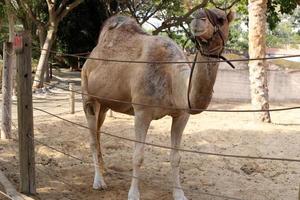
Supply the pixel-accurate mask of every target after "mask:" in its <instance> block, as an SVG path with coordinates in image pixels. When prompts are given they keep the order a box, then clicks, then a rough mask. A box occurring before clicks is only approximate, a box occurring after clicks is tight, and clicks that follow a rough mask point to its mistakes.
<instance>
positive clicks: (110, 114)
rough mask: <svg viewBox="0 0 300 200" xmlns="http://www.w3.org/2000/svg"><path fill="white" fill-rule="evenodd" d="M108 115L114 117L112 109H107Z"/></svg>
mask: <svg viewBox="0 0 300 200" xmlns="http://www.w3.org/2000/svg"><path fill="white" fill-rule="evenodd" d="M109 117H114V114H113V111H112V110H111V109H109Z"/></svg>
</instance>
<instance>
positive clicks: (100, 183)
mask: <svg viewBox="0 0 300 200" xmlns="http://www.w3.org/2000/svg"><path fill="white" fill-rule="evenodd" d="M93 189H95V190H105V189H107V185H106V184H105V182H104V181H103V180H102V181H94V184H93Z"/></svg>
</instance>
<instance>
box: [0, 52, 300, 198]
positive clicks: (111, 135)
mask: <svg viewBox="0 0 300 200" xmlns="http://www.w3.org/2000/svg"><path fill="white" fill-rule="evenodd" d="M41 50H42V51H45V50H44V49H41ZM51 53H59V52H56V51H51ZM62 55H63V56H70V57H77V58H85V59H92V60H100V61H104V62H118V63H133V64H141V63H150V64H184V63H194V62H189V61H180V62H171V61H130V60H114V59H102V58H95V57H85V56H81V55H78V54H77V55H75V54H62ZM292 57H300V55H289V56H277V57H271V58H250V59H232V60H229V61H230V62H244V61H247V62H248V61H255V60H270V59H282V58H292ZM215 62H226V61H223V60H208V61H197V63H215ZM35 81H36V80H35ZM45 84H46V85H47V83H45ZM49 85H50V84H49ZM51 86H53V85H51ZM54 87H56V88H59V89H62V90H65V91H72V92H74V93H77V94H80V95H83V96H90V97H93V98H96V99H99V100H106V101H111V102H115V103H123V104H130V105H136V106H147V107H153V108H163V109H172V110H182V111H196V112H199V111H206V112H266V111H269V112H276V111H287V110H294V109H300V106H294V107H285V108H275V109H256V110H255V109H252V110H251V109H244V110H225V109H187V108H176V107H169V106H162V105H149V104H144V103H139V102H129V101H123V100H118V99H111V98H105V97H100V96H97V95H91V94H87V93H83V92H79V91H75V90H69V89H66V88H63V87H59V86H54ZM204 98H205V97H204ZM33 109H34V110H36V111H39V112H43V113H46V114H47V115H50V116H52V117H55V118H57V119H60V120H63V121H65V122H68V123H70V124H73V125H76V126H78V127H82V128H85V129H88V130H91V131H94V132H96V130H93V129H90V128H89V127H87V126H84V125H82V124H79V123H76V122H73V121H70V120H68V119H65V118H63V117H61V116H58V115H56V114H53V113H51V112H48V111H45V110H43V109H40V108H36V107H33ZM99 133H102V134H105V135H107V136H110V137H112V138H116V139H120V140H124V141H130V142H135V143H141V144H144V145H149V146H152V147H156V148H162V149H168V150H178V151H181V152H186V153H194V154H198V155H208V156H219V157H227V158H239V159H254V160H269V161H283V162H300V159H294V158H277V157H263V156H250V155H233V154H224V153H215V152H205V151H198V150H193V149H183V148H172V147H170V146H166V145H161V144H154V143H149V142H141V141H138V140H135V139H131V138H126V137H122V136H119V135H115V134H111V133H108V132H105V131H100V132H99ZM34 140H35V142H36V143H38V144H40V145H43V146H45V147H47V148H49V149H51V150H53V151H56V152H59V153H61V154H63V155H65V156H68V157H70V158H72V159H75V160H77V161H80V162H83V163H85V164H89V165H94V163H93V162H90V161H86V160H83V159H81V158H78V157H76V156H74V155H72V154H69V153H67V152H65V151H64V150H61V149H57V148H55V147H52V146H50V145H47V144H46V143H44V142H42V141H40V140H37V139H34ZM38 170H39V171H40V172H41V173H44V174H47V175H48V176H50V177H53V175H51V174H50V173H48V172H47V171H45V170H41V169H38ZM114 173H118V174H122V175H124V174H123V173H120V172H116V171H114ZM126 176H128V177H131V178H138V179H140V180H141V181H145V180H143V179H141V178H139V177H134V176H132V175H126ZM54 177H55V176H54ZM55 178H56V179H58V180H59V181H61V182H62V183H64V184H66V185H69V186H70V188H73V187H74V186H73V185H71V184H69V183H68V182H67V181H65V180H62V179H60V178H61V177H58V176H56V177H55ZM173 188H174V187H173ZM177 189H182V188H177ZM78 192H79V193H80V191H78ZM0 193H1V194H2V192H1V191H0ZM198 193H199V194H203V195H209V196H214V197H219V198H223V199H234V200H241V199H240V198H235V197H227V196H223V195H219V194H210V193H205V192H198ZM3 194H4V195H6V194H5V193H3Z"/></svg>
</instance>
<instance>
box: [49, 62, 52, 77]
mask: <svg viewBox="0 0 300 200" xmlns="http://www.w3.org/2000/svg"><path fill="white" fill-rule="evenodd" d="M49 76H50V79H52V63H51V62H50V72H49Z"/></svg>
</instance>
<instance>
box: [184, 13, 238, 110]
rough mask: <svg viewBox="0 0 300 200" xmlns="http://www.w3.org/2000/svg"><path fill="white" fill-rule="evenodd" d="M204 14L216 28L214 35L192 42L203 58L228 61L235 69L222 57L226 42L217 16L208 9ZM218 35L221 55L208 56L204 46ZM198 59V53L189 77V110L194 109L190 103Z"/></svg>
mask: <svg viewBox="0 0 300 200" xmlns="http://www.w3.org/2000/svg"><path fill="white" fill-rule="evenodd" d="M204 12H205V15H206V17H207V19H208V20H209V22H210V23H211V24H212V25H213V27H214V32H213V35H212V36H211V38H209V39H208V40H203V39H201V38H200V42H199V41H198V39H197V38H196V37H191V40H192V41H193V42H194V43H195V46H196V48H197V49H198V50H199V52H200V53H201V55H202V56H205V57H209V58H217V59H222V60H224V61H226V62H227V63H228V64H229V65H230V66H231V67H232V68H233V69H235V67H234V65H233V64H232V63H231V62H230V61H229V60H227V59H226V58H225V57H224V56H222V55H221V54H222V52H223V50H224V47H225V40H224V34H223V32H222V31H221V30H220V26H219V24H218V22H217V21H216V17H213V15H215V14H214V13H213V12H212V11H210V10H208V9H204ZM217 34H218V35H219V37H220V38H221V40H222V45H221V50H220V53H219V54H207V53H205V52H204V51H203V49H202V46H209V45H210V43H211V42H212V41H213V39H214V37H215V35H217ZM214 50H216V48H214V49H213V50H211V51H214ZM197 57H198V52H197V53H196V56H195V58H194V62H193V65H192V68H191V73H190V77H189V84H188V92H187V99H188V106H189V109H192V107H191V102H190V91H191V82H192V78H193V72H194V68H195V65H196V62H197Z"/></svg>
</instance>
